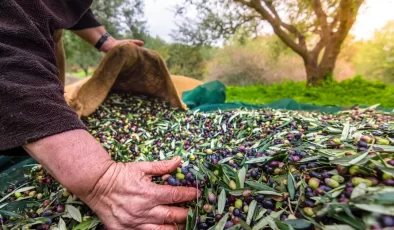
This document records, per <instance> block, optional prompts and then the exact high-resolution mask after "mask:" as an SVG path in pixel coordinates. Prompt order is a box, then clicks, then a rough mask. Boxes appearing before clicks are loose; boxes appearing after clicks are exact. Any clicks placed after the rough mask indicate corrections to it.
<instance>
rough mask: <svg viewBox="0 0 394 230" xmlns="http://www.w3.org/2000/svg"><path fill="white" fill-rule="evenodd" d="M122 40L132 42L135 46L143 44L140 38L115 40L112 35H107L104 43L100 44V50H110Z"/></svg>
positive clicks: (105, 51)
mask: <svg viewBox="0 0 394 230" xmlns="http://www.w3.org/2000/svg"><path fill="white" fill-rule="evenodd" d="M124 42H130V43H133V44H135V45H137V46H143V45H144V42H143V41H140V40H132V39H124V40H117V39H115V38H113V37H109V38H108V39H107V41H105V42H104V44H103V45H102V46H101V48H100V51H102V52H104V53H107V52H108V51H110V50H111V49H112V48H113V47H115V46H117V45H119V44H120V43H124Z"/></svg>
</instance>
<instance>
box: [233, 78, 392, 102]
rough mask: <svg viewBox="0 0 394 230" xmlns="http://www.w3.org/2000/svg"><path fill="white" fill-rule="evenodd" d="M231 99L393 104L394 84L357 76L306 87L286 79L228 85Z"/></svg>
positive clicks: (237, 100)
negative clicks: (266, 83) (266, 82)
mask: <svg viewBox="0 0 394 230" xmlns="http://www.w3.org/2000/svg"><path fill="white" fill-rule="evenodd" d="M226 94H227V101H228V102H244V103H250V104H265V103H270V102H273V101H277V100H280V99H283V98H292V99H294V100H296V101H297V102H300V103H308V104H316V105H323V106H324V105H336V106H354V105H375V104H380V106H382V107H384V108H394V86H390V85H386V84H383V83H381V82H377V81H376V82H371V81H366V80H363V79H362V78H361V77H356V78H353V79H350V80H345V81H342V82H334V81H333V82H326V83H324V84H323V85H322V86H319V87H311V88H307V87H306V84H305V82H284V83H280V84H273V85H270V86H265V85H254V86H245V87H238V86H228V87H227V92H226Z"/></svg>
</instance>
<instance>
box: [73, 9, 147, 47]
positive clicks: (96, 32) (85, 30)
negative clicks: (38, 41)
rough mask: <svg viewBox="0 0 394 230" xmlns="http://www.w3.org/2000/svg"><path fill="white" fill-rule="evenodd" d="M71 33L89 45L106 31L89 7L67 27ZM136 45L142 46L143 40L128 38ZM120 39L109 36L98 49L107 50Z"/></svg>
mask: <svg viewBox="0 0 394 230" xmlns="http://www.w3.org/2000/svg"><path fill="white" fill-rule="evenodd" d="M69 30H71V31H72V32H73V33H75V34H76V35H78V36H79V37H80V38H82V39H83V40H85V41H86V42H87V43H89V44H90V45H92V46H94V45H96V43H97V41H99V40H100V38H101V36H103V35H104V34H105V33H106V32H107V31H106V30H105V28H104V26H102V25H101V24H100V23H99V22H98V21H97V20H96V19H95V17H94V15H93V12H92V10H91V9H89V10H88V11H87V12H86V13H85V14H84V15H83V17H82V18H81V19H80V20H79V22H78V23H77V24H76V25H74V26H73V27H71V28H69ZM128 41H130V42H132V43H134V44H136V45H138V46H143V45H144V42H142V41H139V40H128ZM119 42H120V41H119V40H116V39H115V38H113V37H109V38H108V39H107V41H106V42H105V43H104V44H103V46H102V47H101V49H100V51H101V52H104V53H106V52H108V51H109V50H110V49H111V48H112V47H114V46H115V45H117V44H118V43H119Z"/></svg>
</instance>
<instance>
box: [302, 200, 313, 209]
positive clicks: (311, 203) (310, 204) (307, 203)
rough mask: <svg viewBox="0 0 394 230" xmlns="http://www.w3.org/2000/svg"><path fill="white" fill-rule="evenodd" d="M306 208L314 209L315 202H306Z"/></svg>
mask: <svg viewBox="0 0 394 230" xmlns="http://www.w3.org/2000/svg"><path fill="white" fill-rule="evenodd" d="M304 206H305V207H311V208H313V207H315V202H313V201H311V200H306V201H305V202H304Z"/></svg>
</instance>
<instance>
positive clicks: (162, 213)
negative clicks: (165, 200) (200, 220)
mask: <svg viewBox="0 0 394 230" xmlns="http://www.w3.org/2000/svg"><path fill="white" fill-rule="evenodd" d="M187 211H188V209H186V208H180V207H170V206H164V205H159V206H156V207H154V208H153V209H152V210H151V211H150V212H149V214H148V215H149V216H152V220H153V219H155V221H154V222H153V223H154V224H173V223H177V224H183V223H186V218H187Z"/></svg>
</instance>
